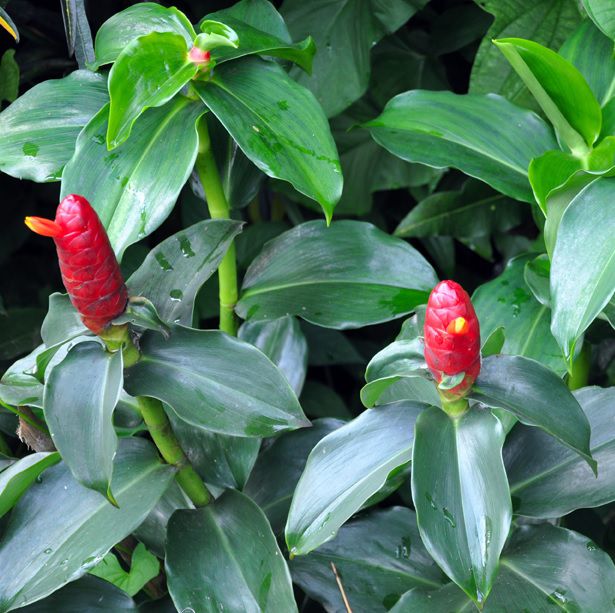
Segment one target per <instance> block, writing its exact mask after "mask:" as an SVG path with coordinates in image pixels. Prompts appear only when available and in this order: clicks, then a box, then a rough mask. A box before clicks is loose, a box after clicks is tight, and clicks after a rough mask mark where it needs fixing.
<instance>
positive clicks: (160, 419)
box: [137, 396, 211, 507]
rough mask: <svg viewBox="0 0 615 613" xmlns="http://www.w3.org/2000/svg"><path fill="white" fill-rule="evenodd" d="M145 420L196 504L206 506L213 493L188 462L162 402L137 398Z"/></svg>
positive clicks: (141, 397)
mask: <svg viewBox="0 0 615 613" xmlns="http://www.w3.org/2000/svg"><path fill="white" fill-rule="evenodd" d="M137 402H138V404H139V408H140V410H141V415H142V416H143V421H144V422H145V423H146V424H147V428H148V430H149V433H150V434H151V436H152V439H153V440H154V443H156V447H158V451H160V455H162V457H163V458H164V459H165V461H166V462H168V463H169V464H171V465H172V466H175V467H176V468H177V469H178V472H177V475H176V476H175V478H176V479H177V482H178V483H179V485H180V486H181V488H182V489H183V490H184V492H186V495H187V496H188V497H189V498H190V500H192V502H193V503H194V505H195V506H197V507H204V506H206V505H208V504H209V502H210V501H211V494H210V493H209V490H208V489H207V487H205V484H204V483H203V481H202V479H201V478H200V477H199V476H198V474H197V473H196V471H195V470H194V468H192V466H191V464H190V463H189V462H188V458H186V455H185V454H184V451H183V449H182V448H181V446H180V444H179V442H178V440H177V439H176V438H175V434H174V433H173V429H172V428H171V424H170V422H169V418H168V417H167V415H166V413H165V412H164V408H163V406H162V402H160V400H156V399H154V398H146V397H145V396H139V397H138V398H137Z"/></svg>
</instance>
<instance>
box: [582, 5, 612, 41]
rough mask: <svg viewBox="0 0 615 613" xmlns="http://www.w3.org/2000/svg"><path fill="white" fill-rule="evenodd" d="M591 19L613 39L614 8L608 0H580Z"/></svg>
mask: <svg viewBox="0 0 615 613" xmlns="http://www.w3.org/2000/svg"><path fill="white" fill-rule="evenodd" d="M582 2H583V7H584V8H585V10H586V11H587V14H588V15H589V16H590V17H591V19H592V21H593V22H594V23H595V24H596V25H597V26H598V27H599V28H600V29H601V30H602V31H603V32H604V33H605V34H606V35H607V36H608V37H609V38H611V39H614V40H615V10H614V9H613V5H612V4H611V2H610V1H609V0H582Z"/></svg>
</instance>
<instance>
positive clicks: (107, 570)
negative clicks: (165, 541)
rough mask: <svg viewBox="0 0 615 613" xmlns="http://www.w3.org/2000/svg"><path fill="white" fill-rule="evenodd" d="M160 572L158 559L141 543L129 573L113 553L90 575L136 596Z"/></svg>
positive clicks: (136, 548)
mask: <svg viewBox="0 0 615 613" xmlns="http://www.w3.org/2000/svg"><path fill="white" fill-rule="evenodd" d="M159 571H160V562H159V561H158V558H157V557H156V556H155V555H154V554H152V553H150V552H149V551H148V550H147V549H146V548H145V545H144V544H143V543H139V544H138V545H137V546H136V547H135V549H134V551H133V552H132V558H131V560H130V571H129V572H126V571H125V570H124V569H123V568H122V567H121V565H120V563H119V561H118V559H117V557H116V556H115V554H113V553H111V552H109V553H108V554H107V555H106V556H105V557H104V558H103V559H102V560H101V561H100V562H99V563H98V564H97V565H96V566H95V567H94V568H92V570H90V571H89V572H90V575H94V576H95V577H100V578H101V579H105V580H106V581H108V582H109V583H113V585H115V586H117V587H119V588H120V589H122V590H124V591H125V592H126V593H127V594H128V595H129V596H134V595H135V594H137V593H138V592H140V591H141V590H142V589H143V586H144V585H145V584H146V583H147V582H148V581H151V580H152V579H154V578H155V577H156V576H157V575H158V572H159Z"/></svg>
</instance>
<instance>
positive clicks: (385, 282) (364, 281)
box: [237, 220, 437, 328]
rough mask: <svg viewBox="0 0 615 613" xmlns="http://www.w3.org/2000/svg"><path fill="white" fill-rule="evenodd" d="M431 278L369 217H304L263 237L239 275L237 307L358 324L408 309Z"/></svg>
mask: <svg viewBox="0 0 615 613" xmlns="http://www.w3.org/2000/svg"><path fill="white" fill-rule="evenodd" d="M436 283H437V279H436V276H435V272H434V271H433V269H432V268H431V266H430V265H429V264H428V263H427V261H426V260H425V259H424V258H423V256H422V255H420V254H419V253H418V252H417V251H415V250H414V249H413V248H412V247H411V246H410V245H408V243H406V242H405V241H402V240H401V239H397V238H394V237H391V236H389V235H387V234H385V233H384V232H382V231H381V230H379V229H377V228H376V227H374V226H372V225H371V224H368V223H364V222H358V221H350V220H345V221H337V222H334V223H333V224H331V226H330V227H328V228H327V227H326V225H325V223H324V222H321V221H310V222H307V223H304V224H301V225H299V226H297V227H295V228H293V229H292V230H289V231H288V232H285V233H284V234H282V235H280V236H279V237H278V238H276V239H274V240H272V241H270V242H269V243H267V245H266V246H265V248H264V249H263V251H262V252H261V254H260V256H259V257H258V258H257V259H256V260H254V262H252V265H251V266H250V268H249V269H248V272H247V273H246V276H245V277H244V281H243V288H242V290H243V292H242V295H241V298H240V301H239V304H238V305H237V312H238V313H239V315H240V316H241V317H244V318H249V319H252V318H254V319H272V318H276V317H281V316H283V315H286V314H290V315H299V316H300V317H302V318H303V319H306V320H307V321H309V322H312V323H315V324H317V325H320V326H327V327H331V328H358V327H361V326H365V325H369V324H375V323H379V322H382V321H389V320H391V319H395V318H397V317H400V316H402V315H405V314H408V313H410V312H411V311H413V310H414V308H415V307H416V306H417V305H418V304H422V303H424V302H426V300H427V297H428V294H429V292H430V291H431V289H432V288H433V286H434V285H435V284H436ZM340 305H344V307H343V308H340Z"/></svg>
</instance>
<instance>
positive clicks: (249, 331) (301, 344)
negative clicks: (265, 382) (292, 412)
mask: <svg viewBox="0 0 615 613" xmlns="http://www.w3.org/2000/svg"><path fill="white" fill-rule="evenodd" d="M238 336H239V338H240V339H241V340H243V341H246V342H247V343H251V344H252V345H254V346H255V347H258V348H259V349H260V350H261V351H262V352H263V353H264V354H265V355H266V356H267V357H268V358H269V359H270V360H271V361H272V362H273V363H274V364H275V365H276V366H277V367H278V368H279V369H280V370H281V371H282V372H283V373H284V376H285V377H286V379H287V380H288V382H289V383H290V386H291V387H292V388H293V391H294V392H295V394H297V396H298V395H299V394H300V393H301V389H302V388H303V382H304V381H305V373H306V370H307V353H308V348H307V341H306V340H305V336H304V335H303V332H301V328H300V327H299V322H298V321H297V320H296V319H295V318H294V317H290V316H289V315H286V316H285V317H280V318H278V319H273V320H271V321H247V322H245V323H244V324H243V325H242V326H241V328H240V329H239V334H238Z"/></svg>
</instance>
